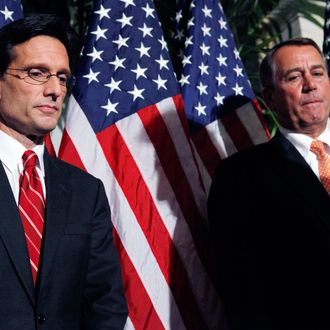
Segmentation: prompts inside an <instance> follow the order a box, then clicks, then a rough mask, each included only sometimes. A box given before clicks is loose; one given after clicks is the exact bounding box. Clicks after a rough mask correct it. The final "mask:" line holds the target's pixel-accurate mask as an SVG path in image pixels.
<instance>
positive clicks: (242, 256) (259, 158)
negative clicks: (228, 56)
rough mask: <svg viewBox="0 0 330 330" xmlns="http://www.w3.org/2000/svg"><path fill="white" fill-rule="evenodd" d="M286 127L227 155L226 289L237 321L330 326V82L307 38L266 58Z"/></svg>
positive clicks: (271, 99) (218, 221)
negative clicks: (244, 148)
mask: <svg viewBox="0 0 330 330" xmlns="http://www.w3.org/2000/svg"><path fill="white" fill-rule="evenodd" d="M260 77H261V82H262V85H263V96H264V99H265V101H266V102H267V104H268V106H269V107H270V108H271V109H272V110H274V111H275V112H276V114H277V117H278V121H279V123H280V128H279V132H278V133H277V134H276V136H275V137H274V138H273V139H271V140H270V141H269V142H267V143H265V144H261V145H259V146H256V147H253V148H251V149H250V150H247V151H242V152H240V153H237V154H235V155H233V156H232V157H229V158H228V159H225V160H224V161H222V163H221V164H220V166H219V167H218V168H217V171H216V173H215V176H214V179H213V183H212V186H211V191H210V195H209V201H208V210H209V221H210V232H211V235H212V237H213V243H214V249H215V255H216V268H217V283H216V285H217V289H218V291H219V294H220V296H221V297H222V300H223V303H224V307H225V311H226V313H227V316H228V319H229V324H230V326H231V328H232V329H235V330H240V329H242V330H248V329H251V330H252V329H253V330H258V329H260V330H270V329H272V330H275V329H276V330H298V329H299V330H307V329H308V330H321V329H323V330H324V329H330V262H329V261H330V197H329V193H330V190H329V174H330V161H329V154H330V123H329V111H330V83H329V77H328V73H327V65H326V62H325V59H324V57H323V55H322V53H321V51H320V49H319V47H318V46H317V45H316V43H315V42H314V41H312V40H311V39H308V38H297V39H291V40H287V41H285V42H283V43H281V44H278V45H277V46H275V47H274V48H273V49H272V50H271V51H270V52H269V54H268V55H267V56H266V57H265V58H264V60H263V62H262V64H261V68H260Z"/></svg>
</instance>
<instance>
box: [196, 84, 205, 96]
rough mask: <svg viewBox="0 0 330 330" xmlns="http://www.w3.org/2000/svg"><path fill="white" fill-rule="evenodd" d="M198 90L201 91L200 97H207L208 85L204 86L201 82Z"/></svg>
mask: <svg viewBox="0 0 330 330" xmlns="http://www.w3.org/2000/svg"><path fill="white" fill-rule="evenodd" d="M196 88H197V89H198V90H199V95H203V94H205V95H207V90H206V89H207V85H203V83H202V82H200V83H199V85H198V86H196Z"/></svg>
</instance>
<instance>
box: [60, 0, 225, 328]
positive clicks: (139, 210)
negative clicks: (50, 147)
mask: <svg viewBox="0 0 330 330" xmlns="http://www.w3.org/2000/svg"><path fill="white" fill-rule="evenodd" d="M59 157H60V158H62V159H63V160H66V161H68V162H70V163H72V164H74V165H76V166H79V167H81V168H83V169H85V170H87V171H88V172H90V173H91V174H93V175H95V176H96V177H99V178H100V179H101V180H102V181H103V183H104V185H105V187H106V192H107V196H108V200H109V203H110V206H111V210H112V222H113V225H114V238H115V244H116V247H117V250H118V252H119V257H120V260H121V266H122V272H123V281H124V287H125V293H126V298H127V301H128V305H129V318H128V320H127V324H126V329H152V330H155V329H156V330H157V329H175V330H180V329H219V328H220V327H221V322H222V317H221V306H220V301H219V298H218V296H217V294H216V292H215V290H214V287H213V285H212V283H211V281H210V277H209V275H208V274H209V273H211V271H210V267H209V265H210V264H209V261H208V258H209V250H208V244H209V241H208V238H207V223H206V193H205V190H204V189H203V186H202V184H201V180H200V174H199V172H198V169H197V166H196V163H195V161H194V155H193V153H192V148H191V145H190V143H189V139H188V127H187V123H186V120H185V114H184V110H183V101H182V98H181V95H180V92H179V85H178V83H177V80H176V77H175V75H174V71H173V68H172V65H171V62H170V58H169V55H168V50H167V46H166V42H165V40H164V37H163V35H162V31H161V28H160V23H159V20H158V17H157V14H156V11H155V8H154V5H153V2H152V1H151V0H119V1H118V0H116V1H114V0H103V1H100V0H96V1H94V10H93V17H92V20H91V22H90V26H89V30H88V33H87V40H86V43H85V46H84V49H83V53H82V56H81V59H80V65H79V69H78V73H77V84H76V86H75V88H74V90H73V93H72V96H71V97H70V100H69V104H68V111H67V118H66V128H65V130H64V133H63V138H62V143H61V147H60V150H59Z"/></svg>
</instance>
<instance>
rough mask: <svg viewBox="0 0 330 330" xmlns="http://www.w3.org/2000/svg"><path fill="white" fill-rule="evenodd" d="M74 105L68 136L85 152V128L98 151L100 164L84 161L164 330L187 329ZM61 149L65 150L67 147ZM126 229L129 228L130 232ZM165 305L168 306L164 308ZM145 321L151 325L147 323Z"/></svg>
mask: <svg viewBox="0 0 330 330" xmlns="http://www.w3.org/2000/svg"><path fill="white" fill-rule="evenodd" d="M70 103H71V110H70V111H69V112H68V118H67V125H66V129H67V132H68V135H69V136H70V138H71V140H72V142H73V143H74V145H75V146H76V149H77V150H84V146H86V143H85V141H84V140H82V139H81V136H80V128H81V127H84V136H85V137H86V139H87V140H88V141H89V143H88V148H90V149H91V150H95V154H96V155H97V160H96V161H95V155H94V154H90V153H86V152H83V153H80V158H81V159H82V161H83V163H84V165H85V168H86V169H87V171H88V172H89V173H91V174H93V175H95V176H96V177H98V178H100V179H101V180H102V181H103V182H104V185H105V189H106V193H107V196H108V200H109V202H110V205H111V210H112V218H111V219H112V222H113V225H114V227H115V228H116V230H117V233H118V235H119V237H120V240H121V242H122V244H123V246H124V249H125V250H126V252H127V254H128V255H129V256H130V259H131V261H132V263H133V265H134V267H135V269H136V270H137V272H138V274H139V276H140V278H141V280H142V283H143V285H144V287H145V288H146V291H147V292H148V295H149V297H150V299H151V301H152V303H153V305H154V308H155V310H156V311H157V314H158V316H159V318H160V319H161V321H162V323H163V325H164V327H165V328H167V329H170V328H171V324H174V325H175V329H184V328H185V327H184V325H183V321H182V319H181V316H180V313H179V311H178V310H177V306H176V303H175V301H174V298H173V296H172V293H171V291H170V290H169V287H168V285H167V283H166V281H165V278H164V277H163V274H162V273H161V271H160V269H159V265H158V263H157V260H156V259H155V257H154V255H153V254H152V253H151V250H150V247H149V245H148V242H147V240H146V237H145V235H144V234H143V232H142V230H141V227H140V226H139V225H138V222H137V219H136V218H135V216H134V214H133V212H132V210H131V208H130V206H129V205H128V202H127V200H126V198H125V196H124V193H123V191H122V190H121V188H120V187H119V186H118V184H117V182H116V180H115V178H114V176H113V173H112V170H111V168H110V167H109V164H108V162H107V160H106V159H105V156H104V153H103V151H102V149H101V146H100V145H99V143H98V141H97V139H96V136H95V134H94V131H93V130H92V128H91V127H90V126H89V123H88V121H87V118H86V116H85V115H84V113H83V111H82V110H81V109H80V110H79V105H78V104H76V101H75V99H74V97H71V99H70ZM61 148H65V144H63V145H62V146H61ZM126 228H129V230H127V229H126ZM137 244H138V248H137ZM126 297H127V299H132V300H131V303H132V305H134V310H136V313H138V312H139V310H140V309H141V308H143V306H140V305H138V304H136V303H135V301H134V296H132V294H131V293H130V292H128V291H126ZM164 301H166V302H167V303H166V304H164ZM144 321H145V322H147V320H144ZM141 322H142V321H141Z"/></svg>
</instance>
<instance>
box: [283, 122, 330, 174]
mask: <svg viewBox="0 0 330 330" xmlns="http://www.w3.org/2000/svg"><path fill="white" fill-rule="evenodd" d="M279 130H280V132H281V133H282V134H283V135H284V136H285V137H286V138H287V139H288V140H289V141H290V142H291V143H292V144H293V145H294V146H295V147H296V149H297V150H298V151H299V153H300V154H301V155H302V156H303V157H304V159H305V161H306V162H307V164H308V165H309V166H310V167H311V169H312V170H313V172H314V173H315V174H316V176H317V177H318V178H320V175H319V167H318V161H317V158H316V154H315V153H314V152H312V151H311V150H310V148H311V144H312V141H313V139H312V138H311V137H309V136H308V135H305V134H301V133H296V132H293V131H290V130H288V129H286V128H284V127H280V128H279ZM317 140H319V141H321V142H323V143H326V145H325V150H326V152H327V154H328V155H329V156H330V120H328V123H327V127H326V129H325V130H324V132H323V133H322V134H321V135H319V136H318V137H317Z"/></svg>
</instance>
